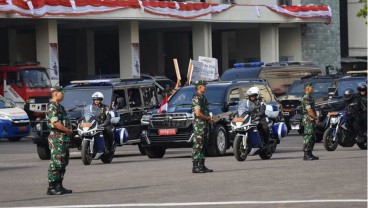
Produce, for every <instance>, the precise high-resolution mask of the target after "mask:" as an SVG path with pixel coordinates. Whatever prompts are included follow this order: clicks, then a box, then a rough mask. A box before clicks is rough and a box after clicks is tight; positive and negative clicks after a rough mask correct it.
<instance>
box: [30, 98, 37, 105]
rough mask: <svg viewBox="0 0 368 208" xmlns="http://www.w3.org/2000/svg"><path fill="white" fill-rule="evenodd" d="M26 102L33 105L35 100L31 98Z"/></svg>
mask: <svg viewBox="0 0 368 208" xmlns="http://www.w3.org/2000/svg"><path fill="white" fill-rule="evenodd" d="M28 102H29V103H31V104H34V103H36V100H35V99H34V98H31V99H29V100H28Z"/></svg>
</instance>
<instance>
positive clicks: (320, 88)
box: [287, 81, 333, 96]
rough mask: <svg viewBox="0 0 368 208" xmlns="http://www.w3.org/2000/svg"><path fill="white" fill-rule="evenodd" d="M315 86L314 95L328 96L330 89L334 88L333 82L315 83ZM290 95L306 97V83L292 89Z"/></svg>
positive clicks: (293, 86) (296, 85) (295, 85)
mask: <svg viewBox="0 0 368 208" xmlns="http://www.w3.org/2000/svg"><path fill="white" fill-rule="evenodd" d="M313 84H314V91H313V93H314V94H326V95H327V93H328V88H329V87H332V86H333V82H332V81H331V82H313ZM287 94H288V95H297V96H302V95H304V82H303V83H300V82H299V83H297V84H294V85H292V86H291V87H290V90H289V92H288V93H287Z"/></svg>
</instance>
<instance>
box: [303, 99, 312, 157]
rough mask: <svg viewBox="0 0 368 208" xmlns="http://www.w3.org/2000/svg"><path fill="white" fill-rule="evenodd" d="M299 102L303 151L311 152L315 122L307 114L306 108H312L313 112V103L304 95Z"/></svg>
mask: <svg viewBox="0 0 368 208" xmlns="http://www.w3.org/2000/svg"><path fill="white" fill-rule="evenodd" d="M300 101H301V105H302V110H303V120H302V123H303V126H304V133H303V139H304V142H303V151H305V152H307V151H313V147H314V143H315V138H314V128H315V120H314V118H313V117H311V116H310V115H309V114H308V110H307V108H312V109H313V111H315V110H314V109H315V108H314V107H315V103H314V98H313V97H312V96H311V95H309V94H305V95H304V96H303V97H302V99H301V100H300Z"/></svg>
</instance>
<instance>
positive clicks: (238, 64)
mask: <svg viewBox="0 0 368 208" xmlns="http://www.w3.org/2000/svg"><path fill="white" fill-rule="evenodd" d="M263 64H264V62H249V63H235V64H234V67H259V66H262V65H263Z"/></svg>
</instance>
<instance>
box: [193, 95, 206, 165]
mask: <svg viewBox="0 0 368 208" xmlns="http://www.w3.org/2000/svg"><path fill="white" fill-rule="evenodd" d="M195 109H200V110H201V112H202V114H204V115H205V116H209V110H208V105H207V99H206V97H205V96H204V95H199V94H194V95H193V98H192V112H193V113H194V112H195ZM193 129H194V131H193V134H194V141H193V152H192V159H193V160H202V159H203V160H204V159H205V151H206V148H207V144H208V138H207V134H208V122H207V121H206V120H203V119H200V118H197V117H195V118H194V120H193Z"/></svg>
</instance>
